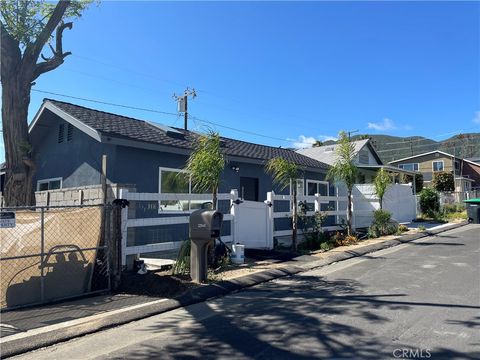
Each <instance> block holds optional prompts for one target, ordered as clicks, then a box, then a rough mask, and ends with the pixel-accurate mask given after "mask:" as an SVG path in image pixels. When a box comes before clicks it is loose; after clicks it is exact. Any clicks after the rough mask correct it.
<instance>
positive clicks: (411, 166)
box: [398, 163, 418, 171]
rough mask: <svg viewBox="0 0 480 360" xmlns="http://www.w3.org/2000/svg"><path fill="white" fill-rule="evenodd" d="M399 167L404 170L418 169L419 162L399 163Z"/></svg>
mask: <svg viewBox="0 0 480 360" xmlns="http://www.w3.org/2000/svg"><path fill="white" fill-rule="evenodd" d="M398 168H399V169H403V170H408V171H418V163H411V164H399V165H398Z"/></svg>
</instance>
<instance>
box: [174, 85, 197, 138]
mask: <svg viewBox="0 0 480 360" xmlns="http://www.w3.org/2000/svg"><path fill="white" fill-rule="evenodd" d="M189 96H190V97H191V98H192V99H195V98H196V97H197V93H196V92H195V89H194V88H192V89H191V90H190V89H189V88H188V87H187V88H186V89H185V91H184V92H183V95H181V96H177V95H176V94H175V93H174V94H173V99H174V100H175V101H176V102H177V104H178V112H183V114H184V121H183V128H184V130H188V97H189Z"/></svg>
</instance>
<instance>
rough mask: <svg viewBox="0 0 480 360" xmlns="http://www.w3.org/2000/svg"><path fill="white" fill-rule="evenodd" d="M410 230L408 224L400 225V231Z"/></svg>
mask: <svg viewBox="0 0 480 360" xmlns="http://www.w3.org/2000/svg"><path fill="white" fill-rule="evenodd" d="M405 231H408V227H407V226H406V225H403V224H400V225H398V232H401V233H402V232H405Z"/></svg>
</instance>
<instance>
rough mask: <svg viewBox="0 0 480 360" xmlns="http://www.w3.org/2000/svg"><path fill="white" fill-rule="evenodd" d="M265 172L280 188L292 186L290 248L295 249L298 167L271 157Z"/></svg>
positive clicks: (281, 159)
mask: <svg viewBox="0 0 480 360" xmlns="http://www.w3.org/2000/svg"><path fill="white" fill-rule="evenodd" d="M265 169H266V171H267V173H269V174H271V175H272V177H273V182H274V183H276V184H278V185H280V188H281V190H283V189H285V188H286V187H287V186H290V185H291V186H292V196H293V199H292V201H293V209H292V249H293V251H297V218H298V215H297V213H298V212H297V179H298V176H299V169H298V167H297V165H296V164H295V163H293V162H291V161H288V160H285V159H283V158H273V159H270V160H269V161H268V162H267V165H266V166H265Z"/></svg>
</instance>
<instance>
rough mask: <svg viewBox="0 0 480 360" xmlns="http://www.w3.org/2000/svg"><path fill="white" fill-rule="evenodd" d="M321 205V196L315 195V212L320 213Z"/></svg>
mask: <svg viewBox="0 0 480 360" xmlns="http://www.w3.org/2000/svg"><path fill="white" fill-rule="evenodd" d="M320 209H321V205H320V194H318V193H317V194H315V212H317V211H320Z"/></svg>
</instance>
